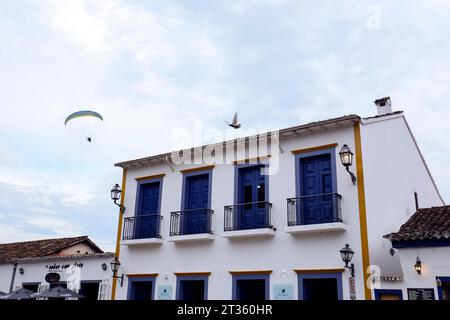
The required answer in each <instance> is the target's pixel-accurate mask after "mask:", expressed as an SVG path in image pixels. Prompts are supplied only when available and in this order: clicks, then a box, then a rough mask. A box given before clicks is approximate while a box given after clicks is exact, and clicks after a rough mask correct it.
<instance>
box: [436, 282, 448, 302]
mask: <svg viewBox="0 0 450 320" xmlns="http://www.w3.org/2000/svg"><path fill="white" fill-rule="evenodd" d="M436 282H437V283H438V286H437V291H438V297H439V300H450V277H436Z"/></svg>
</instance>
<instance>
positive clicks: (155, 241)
mask: <svg viewBox="0 0 450 320" xmlns="http://www.w3.org/2000/svg"><path fill="white" fill-rule="evenodd" d="M162 243H163V240H162V239H161V238H148V239H132V240H122V241H121V244H122V245H124V246H147V245H148V246H150V245H161V244H162Z"/></svg>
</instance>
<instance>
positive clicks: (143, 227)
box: [122, 214, 162, 246]
mask: <svg viewBox="0 0 450 320" xmlns="http://www.w3.org/2000/svg"><path fill="white" fill-rule="evenodd" d="M161 220H162V216H161V215H160V214H148V215H142V216H135V217H129V218H125V219H124V226H123V238H122V239H123V241H122V244H124V245H128V246H130V245H145V244H161V243H162V240H161V235H160V226H161Z"/></svg>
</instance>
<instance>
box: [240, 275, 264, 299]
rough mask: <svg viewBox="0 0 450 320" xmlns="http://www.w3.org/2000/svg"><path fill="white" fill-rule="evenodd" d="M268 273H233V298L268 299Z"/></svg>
mask: <svg viewBox="0 0 450 320" xmlns="http://www.w3.org/2000/svg"><path fill="white" fill-rule="evenodd" d="M269 288H270V275H269V274H245V275H244V274H242V275H241V274H235V275H233V287H232V290H233V292H232V299H233V300H260V301H261V300H269V299H270V291H269Z"/></svg>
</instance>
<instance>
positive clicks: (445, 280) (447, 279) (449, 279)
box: [436, 276, 450, 300]
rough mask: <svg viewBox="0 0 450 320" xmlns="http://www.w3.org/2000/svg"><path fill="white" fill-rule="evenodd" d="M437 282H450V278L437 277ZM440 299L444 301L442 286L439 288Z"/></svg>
mask: <svg viewBox="0 0 450 320" xmlns="http://www.w3.org/2000/svg"><path fill="white" fill-rule="evenodd" d="M436 280H441V281H442V282H450V277H440V276H439V277H436ZM437 292H438V298H439V300H442V286H437Z"/></svg>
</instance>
